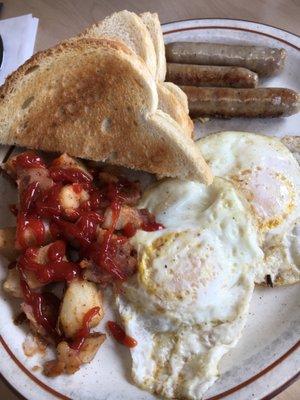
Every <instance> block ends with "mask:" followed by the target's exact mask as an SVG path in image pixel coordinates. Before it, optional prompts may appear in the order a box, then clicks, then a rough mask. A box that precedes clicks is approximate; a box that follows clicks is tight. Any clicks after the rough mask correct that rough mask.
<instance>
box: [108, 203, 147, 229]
mask: <svg viewBox="0 0 300 400" xmlns="http://www.w3.org/2000/svg"><path fill="white" fill-rule="evenodd" d="M128 223H130V224H132V225H133V226H134V227H135V228H139V227H140V225H141V224H142V219H141V216H140V214H139V212H138V210H137V209H135V208H132V207H129V206H126V205H124V206H122V207H121V209H120V214H119V217H118V220H117V223H116V227H115V229H117V230H119V229H123V228H124V226H125V225H127V224H128ZM111 224H112V211H111V208H109V207H108V208H107V209H106V211H105V214H104V223H103V228H105V229H109V228H110V227H111Z"/></svg>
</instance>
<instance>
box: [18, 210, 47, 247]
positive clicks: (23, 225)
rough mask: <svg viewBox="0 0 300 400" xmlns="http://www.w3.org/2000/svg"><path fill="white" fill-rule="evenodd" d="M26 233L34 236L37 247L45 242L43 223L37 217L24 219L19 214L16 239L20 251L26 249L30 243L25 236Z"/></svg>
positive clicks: (23, 216)
mask: <svg viewBox="0 0 300 400" xmlns="http://www.w3.org/2000/svg"><path fill="white" fill-rule="evenodd" d="M26 232H27V234H28V235H30V234H32V235H33V236H34V241H35V244H36V245H37V246H42V244H43V243H44V241H45V227H44V224H43V222H42V221H41V220H40V219H39V218H38V217H26V216H25V215H24V214H21V213H20V215H18V217H17V233H16V239H17V242H18V244H19V246H20V247H21V248H22V249H26V248H27V247H28V246H29V242H32V241H31V240H30V239H29V238H28V236H27V235H26Z"/></svg>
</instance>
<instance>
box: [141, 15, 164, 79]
mask: <svg viewBox="0 0 300 400" xmlns="http://www.w3.org/2000/svg"><path fill="white" fill-rule="evenodd" d="M140 17H141V19H142V21H143V23H144V24H145V25H146V27H147V29H148V31H149V33H150V36H151V38H152V42H153V45H154V49H155V53H156V80H157V81H159V82H163V81H164V80H165V79H166V73H167V63H166V55H165V43H164V38H163V33H162V30H161V26H160V22H159V18H158V15H157V13H150V12H144V13H142V14H140Z"/></svg>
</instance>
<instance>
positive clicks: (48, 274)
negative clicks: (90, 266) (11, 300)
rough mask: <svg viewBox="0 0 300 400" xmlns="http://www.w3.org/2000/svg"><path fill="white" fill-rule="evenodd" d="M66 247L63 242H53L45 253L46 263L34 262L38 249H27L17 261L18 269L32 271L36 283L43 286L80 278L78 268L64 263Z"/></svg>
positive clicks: (75, 265) (66, 262)
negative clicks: (36, 280)
mask: <svg viewBox="0 0 300 400" xmlns="http://www.w3.org/2000/svg"><path fill="white" fill-rule="evenodd" d="M65 252H66V245H65V243H64V242H63V241H57V242H54V243H53V244H52V245H51V246H50V247H49V249H48V251H47V258H48V262H46V263H45V264H40V263H38V262H37V261H36V258H37V253H38V249H37V248H33V247H29V248H27V249H26V250H25V252H24V254H22V255H21V256H20V258H19V261H18V267H19V269H21V270H23V271H32V272H33V273H34V274H35V276H36V278H37V279H38V281H40V282H41V283H44V284H48V283H51V282H60V281H67V282H71V280H72V279H74V278H76V277H80V267H79V266H78V265H77V264H76V263H73V262H70V261H65V260H64V257H65Z"/></svg>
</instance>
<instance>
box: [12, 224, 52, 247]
mask: <svg viewBox="0 0 300 400" xmlns="http://www.w3.org/2000/svg"><path fill="white" fill-rule="evenodd" d="M43 225H44V229H45V236H44V243H43V244H44V245H46V244H47V243H50V242H51V241H52V240H53V239H52V235H51V231H50V227H49V223H48V222H47V221H44V220H43ZM24 239H25V243H26V245H27V246H29V247H34V246H36V244H37V243H36V238H35V235H34V233H33V232H32V230H31V229H30V227H29V228H26V229H25V232H24ZM16 248H17V250H18V251H19V250H20V249H21V246H20V244H19V243H18V241H16Z"/></svg>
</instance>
